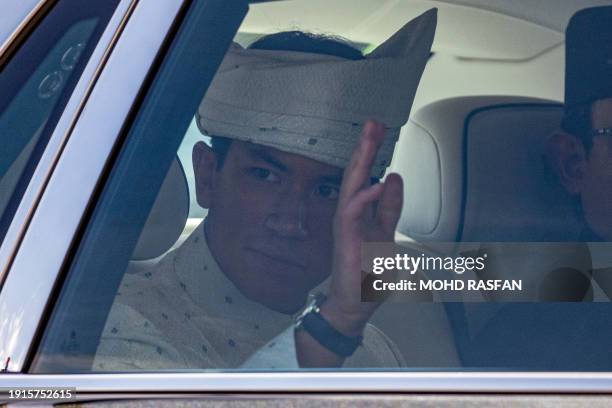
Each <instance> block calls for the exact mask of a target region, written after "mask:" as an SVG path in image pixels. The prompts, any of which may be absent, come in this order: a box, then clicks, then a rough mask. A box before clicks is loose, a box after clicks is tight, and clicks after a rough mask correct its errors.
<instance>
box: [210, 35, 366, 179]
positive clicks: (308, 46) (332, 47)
mask: <svg viewBox="0 0 612 408" xmlns="http://www.w3.org/2000/svg"><path fill="white" fill-rule="evenodd" d="M247 48H248V49H251V50H278V51H296V52H309V53H312V54H324V55H333V56H335V57H340V58H345V59H349V60H354V61H356V60H362V59H365V56H364V55H363V53H362V52H361V51H360V50H359V49H358V48H357V47H355V46H354V45H353V44H351V43H350V42H349V41H348V40H346V39H343V38H340V37H335V36H330V35H322V34H313V33H307V32H303V31H283V32H280V33H275V34H269V35H266V36H263V37H261V38H259V39H258V40H256V41H255V42H253V43H252V44H251V45H250V46H249V47H247ZM231 144H232V139H230V138H227V137H223V136H218V135H211V148H212V150H213V152H214V153H215V155H216V157H217V168H218V169H220V168H221V167H223V162H224V161H225V158H226V156H227V152H228V151H229V148H230V146H231Z"/></svg>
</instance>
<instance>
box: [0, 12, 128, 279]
mask: <svg viewBox="0 0 612 408" xmlns="http://www.w3.org/2000/svg"><path fill="white" fill-rule="evenodd" d="M136 2H137V0H121V1H120V3H119V5H118V6H117V9H116V10H115V12H114V13H113V16H112V18H111V19H110V21H109V23H108V25H107V27H106V29H105V30H104V32H103V33H102V36H101V37H100V40H99V41H98V45H97V46H96V48H95V49H94V51H93V53H92V55H91V57H90V59H89V61H88V63H87V65H86V67H85V69H84V70H83V73H82V74H81V77H80V78H79V81H78V83H77V85H76V87H75V88H74V90H73V92H72V94H71V96H70V99H69V100H68V103H67V104H66V106H65V107H64V111H63V113H62V115H61V117H60V119H59V121H58V122H57V125H56V126H55V129H54V130H53V133H52V134H51V137H50V138H49V142H48V143H47V146H45V150H44V152H43V154H42V156H41V158H40V160H39V161H38V163H37V165H36V169H35V170H34V173H33V174H32V178H31V179H30V181H29V182H28V186H27V188H26V191H25V192H24V194H23V197H22V198H21V201H20V202H19V206H18V207H17V211H16V212H15V215H14V216H13V219H12V220H11V224H10V225H9V228H8V230H7V231H6V235H5V237H4V241H3V242H2V245H1V246H0V290H1V289H2V283H3V281H4V278H5V277H6V276H5V275H6V273H7V272H8V269H9V268H10V265H11V261H12V259H13V257H14V255H15V253H16V251H17V249H18V247H19V244H20V242H21V238H23V235H24V234H25V231H26V229H27V225H28V222H29V220H30V218H31V216H32V212H33V211H34V209H35V206H36V204H37V202H38V201H39V199H40V197H41V195H42V193H43V191H44V188H45V186H46V184H47V181H48V179H49V177H50V175H51V172H52V170H53V167H54V165H55V164H56V162H57V159H58V157H59V155H60V154H61V150H62V148H63V146H64V145H65V143H66V141H67V138H68V136H69V134H70V130H71V129H72V127H73V126H74V123H75V122H76V120H77V119H78V116H79V114H80V112H81V110H82V108H83V105H84V103H85V102H86V100H87V96H88V95H89V93H90V92H91V89H92V87H93V86H94V85H95V81H96V79H97V77H98V75H99V73H100V70H101V69H102V67H103V66H104V63H105V61H106V58H107V54H108V53H109V52H110V49H111V47H112V44H113V43H114V41H115V40H116V36H117V35H118V34H119V32H120V30H121V28H122V25H123V24H125V18H126V17H127V16H128V12H129V10H130V9H131V8H132V6H133V4H135V3H136Z"/></svg>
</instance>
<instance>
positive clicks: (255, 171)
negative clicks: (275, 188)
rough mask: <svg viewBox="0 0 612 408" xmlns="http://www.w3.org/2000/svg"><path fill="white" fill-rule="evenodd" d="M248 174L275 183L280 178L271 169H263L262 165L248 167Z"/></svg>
mask: <svg viewBox="0 0 612 408" xmlns="http://www.w3.org/2000/svg"><path fill="white" fill-rule="evenodd" d="M249 174H251V175H252V176H253V177H255V178H256V179H258V180H262V181H266V182H268V183H276V182H278V181H279V180H280V178H279V177H278V176H277V175H276V174H275V173H274V172H273V171H271V170H268V169H264V168H262V167H253V168H251V169H249Z"/></svg>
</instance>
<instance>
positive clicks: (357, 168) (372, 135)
mask: <svg viewBox="0 0 612 408" xmlns="http://www.w3.org/2000/svg"><path fill="white" fill-rule="evenodd" d="M384 136H385V128H384V126H383V125H382V124H381V123H378V122H376V121H373V120H369V121H367V122H366V123H365V125H364V126H363V130H362V132H361V136H360V138H359V143H358V144H357V146H356V147H355V150H354V151H353V155H352V156H351V160H350V161H349V164H348V165H347V166H346V169H345V170H344V175H343V177H342V185H341V186H340V197H339V203H340V204H342V203H344V202H345V201H346V200H348V199H350V198H351V197H353V196H354V195H355V194H357V193H358V192H359V191H360V190H361V189H363V188H364V187H366V186H368V185H369V180H370V173H371V169H372V165H373V164H374V159H375V158H376V153H378V149H379V148H380V146H381V145H382V142H383V139H384Z"/></svg>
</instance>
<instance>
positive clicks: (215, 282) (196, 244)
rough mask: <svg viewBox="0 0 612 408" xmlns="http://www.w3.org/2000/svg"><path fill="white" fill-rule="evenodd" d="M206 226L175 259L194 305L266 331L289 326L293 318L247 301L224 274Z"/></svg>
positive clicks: (179, 250)
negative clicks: (206, 231)
mask: <svg viewBox="0 0 612 408" xmlns="http://www.w3.org/2000/svg"><path fill="white" fill-rule="evenodd" d="M205 222H206V221H204V222H202V223H200V224H199V225H198V226H197V227H196V228H195V229H194V231H193V232H192V233H191V235H190V236H189V237H188V238H187V239H186V240H185V242H184V243H183V244H182V245H181V246H180V247H179V248H178V249H177V250H176V251H175V253H174V255H173V259H172V262H174V270H175V272H176V275H177V276H178V277H179V280H180V284H181V286H182V285H185V287H184V289H185V290H186V291H187V293H188V294H189V296H190V297H191V298H192V300H193V302H194V303H195V304H196V305H197V306H198V307H200V308H202V309H205V310H206V313H208V314H211V315H216V316H219V317H223V318H236V319H241V320H245V321H251V322H254V323H255V324H257V325H260V326H261V327H262V329H265V328H269V329H271V330H278V329H279V328H280V327H286V326H287V325H289V324H290V323H291V317H290V316H288V315H285V314H282V313H279V312H276V311H274V310H272V309H269V308H267V307H265V306H264V305H262V304H260V303H257V302H253V301H251V300H249V299H247V298H246V297H245V296H244V295H243V294H242V293H241V292H240V290H239V289H238V288H237V287H236V286H235V285H234V284H233V283H232V281H231V280H230V279H229V278H228V277H227V276H226V275H225V274H224V273H223V271H222V270H221V268H220V266H219V264H218V263H217V262H216V260H215V257H214V256H213V254H212V252H211V250H210V247H209V246H208V243H207V242H206V234H205V233H204V225H205Z"/></svg>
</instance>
